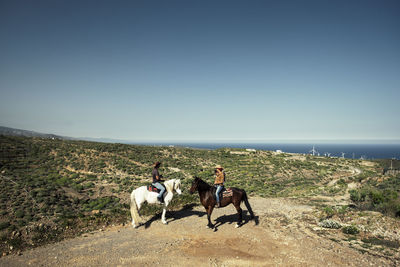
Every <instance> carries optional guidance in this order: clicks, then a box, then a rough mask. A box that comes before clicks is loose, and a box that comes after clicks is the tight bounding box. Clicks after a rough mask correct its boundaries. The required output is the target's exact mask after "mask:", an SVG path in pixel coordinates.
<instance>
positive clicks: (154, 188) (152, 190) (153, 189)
mask: <svg viewBox="0 0 400 267" xmlns="http://www.w3.org/2000/svg"><path fill="white" fill-rule="evenodd" d="M147 190H148V191H150V192H156V193H160V190H159V189H158V188H157V187H155V186H153V185H152V184H151V185H148V186H147Z"/></svg>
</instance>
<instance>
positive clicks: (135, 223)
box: [131, 193, 141, 228]
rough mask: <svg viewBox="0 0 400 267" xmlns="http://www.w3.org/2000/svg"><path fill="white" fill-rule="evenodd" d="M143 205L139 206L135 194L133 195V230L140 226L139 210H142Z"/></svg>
mask: <svg viewBox="0 0 400 267" xmlns="http://www.w3.org/2000/svg"><path fill="white" fill-rule="evenodd" d="M140 204H141V203H139V205H137V203H136V197H135V194H134V193H132V194H131V216H132V226H133V228H136V227H138V226H139V225H140V221H141V218H140V215H139V209H140V206H141V205H140Z"/></svg>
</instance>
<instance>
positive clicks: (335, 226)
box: [319, 220, 342, 229]
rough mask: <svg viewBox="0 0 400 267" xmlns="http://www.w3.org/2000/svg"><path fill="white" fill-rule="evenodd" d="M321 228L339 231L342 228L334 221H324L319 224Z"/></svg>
mask: <svg viewBox="0 0 400 267" xmlns="http://www.w3.org/2000/svg"><path fill="white" fill-rule="evenodd" d="M319 226H321V227H324V228H330V229H339V228H341V227H342V225H341V224H340V223H338V222H337V221H334V220H323V221H322V222H320V223H319Z"/></svg>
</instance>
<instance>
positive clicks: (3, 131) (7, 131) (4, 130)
mask: <svg viewBox="0 0 400 267" xmlns="http://www.w3.org/2000/svg"><path fill="white" fill-rule="evenodd" d="M0 135H11V136H25V137H41V138H50V139H52V138H57V139H70V138H67V137H63V136H59V135H55V134H45V133H38V132H34V131H28V130H21V129H14V128H9V127H4V126H0Z"/></svg>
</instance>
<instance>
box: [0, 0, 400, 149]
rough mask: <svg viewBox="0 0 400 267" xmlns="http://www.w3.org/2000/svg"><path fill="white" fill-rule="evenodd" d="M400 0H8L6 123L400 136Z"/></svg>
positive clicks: (1, 78) (0, 50)
mask: <svg viewBox="0 0 400 267" xmlns="http://www.w3.org/2000/svg"><path fill="white" fill-rule="evenodd" d="M398 14H400V2H399V1H387V0H383V1H367V0H366V1H324V0H318V1H94V0H93V1H84V0H83V1H59V0H55V1H40V0H39V1H18V0H17V1H11V0H9V1H4V0H0V36H1V42H0V96H1V97H0V125H2V126H7V127H14V128H21V129H27V130H34V131H39V132H46V133H55V134H59V135H65V136H72V137H103V138H114V139H125V140H132V141H178V142H184V141H228V142H230V141H247V142H253V141H277V140H310V141H315V140H400V123H399V119H398V117H399V114H400V104H399V100H400V49H399V48H400V32H399V28H400V16H399V15H398Z"/></svg>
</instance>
